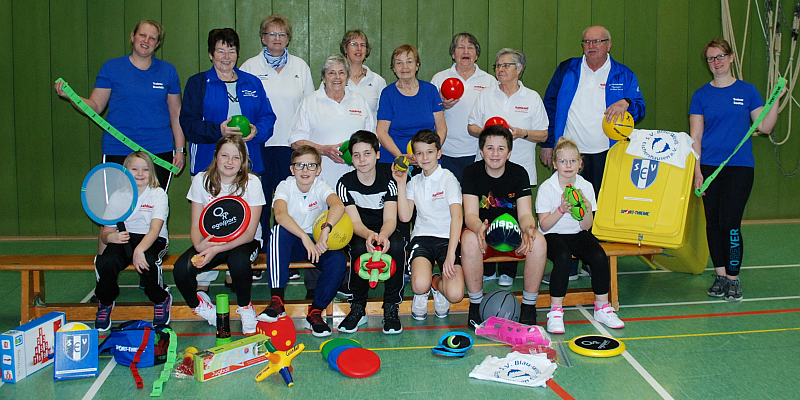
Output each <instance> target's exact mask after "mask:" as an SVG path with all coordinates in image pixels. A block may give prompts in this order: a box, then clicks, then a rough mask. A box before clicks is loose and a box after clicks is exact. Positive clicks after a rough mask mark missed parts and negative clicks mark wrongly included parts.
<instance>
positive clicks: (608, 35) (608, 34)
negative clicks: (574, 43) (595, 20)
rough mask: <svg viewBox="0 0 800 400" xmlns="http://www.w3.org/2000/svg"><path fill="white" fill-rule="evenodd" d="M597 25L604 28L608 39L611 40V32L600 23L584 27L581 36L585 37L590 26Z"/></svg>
mask: <svg viewBox="0 0 800 400" xmlns="http://www.w3.org/2000/svg"><path fill="white" fill-rule="evenodd" d="M595 26H598V27H600V28H603V33H605V34H606V39H608V41H609V42H610V41H611V32H609V31H608V29H606V27H604V26H600V25H594V26H590V27H588V28H586V29H584V30H583V33H582V34H581V38H585V37H586V31H588V30H589V28H594V27H595Z"/></svg>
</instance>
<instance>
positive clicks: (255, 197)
mask: <svg viewBox="0 0 800 400" xmlns="http://www.w3.org/2000/svg"><path fill="white" fill-rule="evenodd" d="M207 174H208V172H207V171H203V172H201V173H199V174H197V175H195V176H194V177H192V186H191V187H190V188H189V193H188V194H187V195H186V198H187V199H189V200H190V201H193V202H195V203H200V204H202V205H203V208H206V206H207V205H208V204H209V203H211V202H212V201H213V200H214V199H217V198H220V197H224V196H229V195H230V194H231V186H233V185H225V184H223V185H222V188H221V190H220V192H219V194H218V195H217V196H216V197H215V196H212V195H211V193H208V192H207V191H206V188H205V179H206V175H207ZM241 198H242V200H244V201H245V202H246V203H247V205H249V206H250V207H255V206H263V205H265V204H267V200H266V199H265V198H264V191H263V190H262V189H261V180H260V179H259V178H258V176H256V175H254V174H250V175H249V176H248V180H247V190H245V192H244V194H243V195H242V196H241ZM250 223H251V224H252V223H254V222H253V220H252V219H251V220H250ZM255 224H257V225H258V227H257V228H256V236H255V238H254V239H255V240H258V241H259V242H262V240H261V224H259V223H258V220H256V221H255ZM262 244H263V242H262Z"/></svg>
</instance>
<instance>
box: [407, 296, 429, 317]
mask: <svg viewBox="0 0 800 400" xmlns="http://www.w3.org/2000/svg"><path fill="white" fill-rule="evenodd" d="M411 317H412V318H414V319H415V320H417V321H424V320H425V318H427V317H428V293H425V294H415V295H414V301H413V302H412V303H411Z"/></svg>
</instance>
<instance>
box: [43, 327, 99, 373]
mask: <svg viewBox="0 0 800 400" xmlns="http://www.w3.org/2000/svg"><path fill="white" fill-rule="evenodd" d="M97 347H98V339H97V329H87V330H80V331H66V332H56V352H55V358H56V360H55V366H54V367H53V379H54V380H57V381H60V380H65V379H77V378H91V377H96V376H97V375H98V373H99V372H98V371H99V368H98V364H99V359H98V355H97Z"/></svg>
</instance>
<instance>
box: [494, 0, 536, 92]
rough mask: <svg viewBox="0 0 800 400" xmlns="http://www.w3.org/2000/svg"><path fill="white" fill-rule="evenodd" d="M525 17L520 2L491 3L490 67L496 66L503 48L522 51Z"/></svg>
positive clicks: (510, 0)
mask: <svg viewBox="0 0 800 400" xmlns="http://www.w3.org/2000/svg"><path fill="white" fill-rule="evenodd" d="M523 15H524V14H523V5H522V2H520V1H517V0H495V1H492V2H491V3H489V43H488V46H487V49H488V50H489V51H488V54H487V56H488V58H489V59H490V60H489V64H490V65H491V64H494V59H495V56H496V55H497V52H498V51H499V50H500V49H502V48H505V47H510V48H512V49H514V50H520V51H521V50H522V43H523V40H522V35H523ZM526 58H527V54H526ZM523 76H524V75H523Z"/></svg>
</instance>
